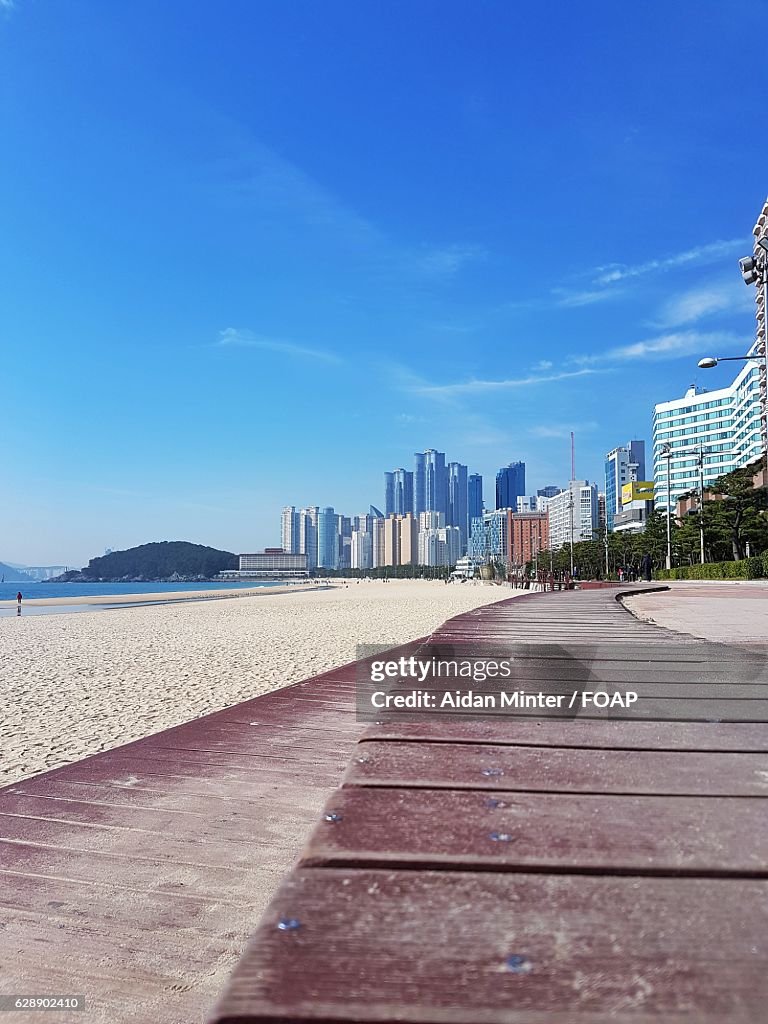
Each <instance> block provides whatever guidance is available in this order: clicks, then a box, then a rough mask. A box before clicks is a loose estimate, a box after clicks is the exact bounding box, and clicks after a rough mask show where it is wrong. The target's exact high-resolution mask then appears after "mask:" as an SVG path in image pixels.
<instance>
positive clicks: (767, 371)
mask: <svg viewBox="0 0 768 1024" xmlns="http://www.w3.org/2000/svg"><path fill="white" fill-rule="evenodd" d="M757 245H758V247H759V249H760V250H761V252H760V253H756V254H755V255H754V256H745V257H744V258H743V259H741V260H739V270H740V271H741V276H742V278H743V279H744V284H748V285H749V284H754V285H756V286H757V287H758V288H759V289H760V292H761V295H762V300H763V308H762V311H758V323H759V320H760V315H761V312H762V319H763V324H762V332H761V331H760V330H759V329H758V343H761V344H762V348H763V353H762V355H763V359H762V367H761V370H762V378H763V379H762V382H761V387H760V398H761V401H760V406H761V408H760V428H761V431H760V432H761V434H762V441H763V454H764V456H765V478H764V481H763V482H764V484H765V487H766V490H768V235H765V236H763V237H762V238H758V240H757ZM761 333H762V337H761ZM759 358H760V353H759V352H753V353H752V354H751V355H746V356H707V357H706V358H705V359H700V360H699V368H700V369H702V370H710V369H712V367H714V366H717V364H718V363H726V362H737V361H740V362H743V361H745V360H752V361H754V362H757V361H758V359H759Z"/></svg>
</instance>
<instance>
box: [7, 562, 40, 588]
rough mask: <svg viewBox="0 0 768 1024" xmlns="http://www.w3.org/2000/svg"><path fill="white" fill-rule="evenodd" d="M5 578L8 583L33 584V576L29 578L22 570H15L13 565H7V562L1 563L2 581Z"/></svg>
mask: <svg viewBox="0 0 768 1024" xmlns="http://www.w3.org/2000/svg"><path fill="white" fill-rule="evenodd" d="M2 577H5V582H6V583H33V582H34V581H33V579H32V577H31V576H27V574H26V573H25V572H22V571H21V569H17V568H15V566H13V565H7V564H6V563H5V562H0V579H2Z"/></svg>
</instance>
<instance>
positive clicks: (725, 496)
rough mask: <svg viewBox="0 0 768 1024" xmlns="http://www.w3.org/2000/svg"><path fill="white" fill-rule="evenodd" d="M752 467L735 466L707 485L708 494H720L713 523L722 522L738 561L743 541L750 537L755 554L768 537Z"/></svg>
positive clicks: (762, 499)
mask: <svg viewBox="0 0 768 1024" xmlns="http://www.w3.org/2000/svg"><path fill="white" fill-rule="evenodd" d="M752 478H753V473H752V469H751V468H749V467H747V468H744V469H735V470H733V471H732V472H731V473H725V474H724V475H723V476H721V477H718V478H717V480H715V482H714V483H713V484H712V486H711V487H710V491H711V493H712V494H715V495H718V496H719V497H720V499H721V500H720V502H719V506H720V508H719V509H717V510H716V511H715V512H714V514H713V516H712V519H713V526H716V525H718V521H719V524H722V525H723V526H724V527H725V529H726V530H727V531H728V534H729V537H730V542H731V549H732V557H733V558H734V560H736V561H738V560H739V559H741V558H744V556H745V554H746V551H745V547H746V542H747V540H749V541H750V549H752V547H753V545H754V547H755V549H756V550H754V551H752V553H753V554H757V553H758V550H757V549H759V550H765V548H766V541H767V540H768V536H767V533H768V528H767V527H766V515H765V511H764V510H765V507H766V496H765V489H764V488H762V487H761V488H759V489H758V488H755V487H754V486H753V482H752Z"/></svg>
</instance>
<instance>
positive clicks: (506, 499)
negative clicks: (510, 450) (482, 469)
mask: <svg viewBox="0 0 768 1024" xmlns="http://www.w3.org/2000/svg"><path fill="white" fill-rule="evenodd" d="M523 494H525V463H524V462H510V464H509V465H508V466H504V467H502V469H500V470H499V471H498V473H497V474H496V508H497V509H499V508H511V509H513V510H514V509H516V508H517V499H518V498H519V497H520V496H521V495H523Z"/></svg>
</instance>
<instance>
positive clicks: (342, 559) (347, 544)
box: [336, 515, 352, 569]
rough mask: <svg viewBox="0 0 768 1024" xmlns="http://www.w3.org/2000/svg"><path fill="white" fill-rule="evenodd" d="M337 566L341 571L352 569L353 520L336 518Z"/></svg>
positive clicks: (341, 517) (338, 516)
mask: <svg viewBox="0 0 768 1024" xmlns="http://www.w3.org/2000/svg"><path fill="white" fill-rule="evenodd" d="M336 544H337V557H336V566H337V568H339V569H350V568H351V567H352V518H351V516H340V515H337V516H336Z"/></svg>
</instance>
